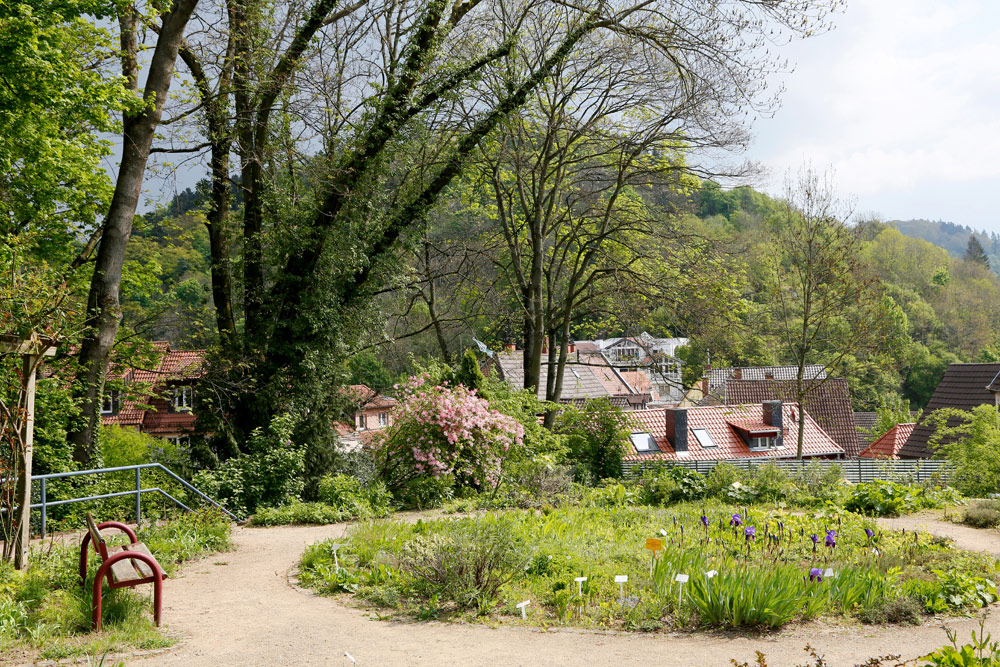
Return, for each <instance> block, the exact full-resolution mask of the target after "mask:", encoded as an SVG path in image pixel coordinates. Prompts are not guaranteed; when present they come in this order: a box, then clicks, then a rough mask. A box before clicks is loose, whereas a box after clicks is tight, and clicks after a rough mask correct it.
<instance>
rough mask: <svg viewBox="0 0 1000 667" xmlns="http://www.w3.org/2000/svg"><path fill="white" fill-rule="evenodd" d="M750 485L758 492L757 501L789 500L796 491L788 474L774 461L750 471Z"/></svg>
mask: <svg viewBox="0 0 1000 667" xmlns="http://www.w3.org/2000/svg"><path fill="white" fill-rule="evenodd" d="M750 485H751V486H752V487H753V488H754V490H755V491H756V498H757V500H762V501H764V502H778V501H783V500H788V499H789V498H790V497H791V496H792V495H793V494H794V491H795V484H794V483H793V482H792V480H791V479H790V478H789V477H788V474H787V473H785V471H784V470H782V469H781V468H779V467H778V466H777V464H775V463H774V462H773V461H768V462H767V463H765V464H764V465H762V466H758V467H756V468H753V469H752V470H751V471H750Z"/></svg>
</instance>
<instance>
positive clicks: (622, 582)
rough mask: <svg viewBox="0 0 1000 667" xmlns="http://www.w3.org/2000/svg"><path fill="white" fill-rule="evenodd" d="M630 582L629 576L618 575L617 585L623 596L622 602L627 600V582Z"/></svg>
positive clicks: (616, 577)
mask: <svg viewBox="0 0 1000 667" xmlns="http://www.w3.org/2000/svg"><path fill="white" fill-rule="evenodd" d="M626 581H628V575H627V574H616V575H615V583H616V584H618V591H619V592H620V593H621V594H622V600H623V601H624V600H625V582H626Z"/></svg>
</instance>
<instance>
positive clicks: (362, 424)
mask: <svg viewBox="0 0 1000 667" xmlns="http://www.w3.org/2000/svg"><path fill="white" fill-rule="evenodd" d="M366 428H368V415H366V414H365V413H363V412H362V413H361V414H359V415H358V429H360V430H362V431H363V430H365V429H366Z"/></svg>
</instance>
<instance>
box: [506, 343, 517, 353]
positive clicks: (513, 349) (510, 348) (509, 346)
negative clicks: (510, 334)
mask: <svg viewBox="0 0 1000 667" xmlns="http://www.w3.org/2000/svg"><path fill="white" fill-rule="evenodd" d="M503 347H504V349H505V350H507V351H508V352H517V345H516V344H514V343H507V344H506V345H504V346H503Z"/></svg>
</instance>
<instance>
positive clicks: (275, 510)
mask: <svg viewBox="0 0 1000 667" xmlns="http://www.w3.org/2000/svg"><path fill="white" fill-rule="evenodd" d="M352 518H354V517H353V516H352V515H351V514H348V513H347V512H346V511H345V510H343V509H341V508H339V507H331V506H330V505H327V504H326V503H292V504H290V505H282V506H281V507H262V508H260V509H258V510H257V512H256V513H255V514H254V515H253V516H252V517H251V518H250V523H251V525H254V526H286V525H289V524H313V525H317V526H323V525H326V524H330V523H340V522H341V521H347V520H348V519H352Z"/></svg>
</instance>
